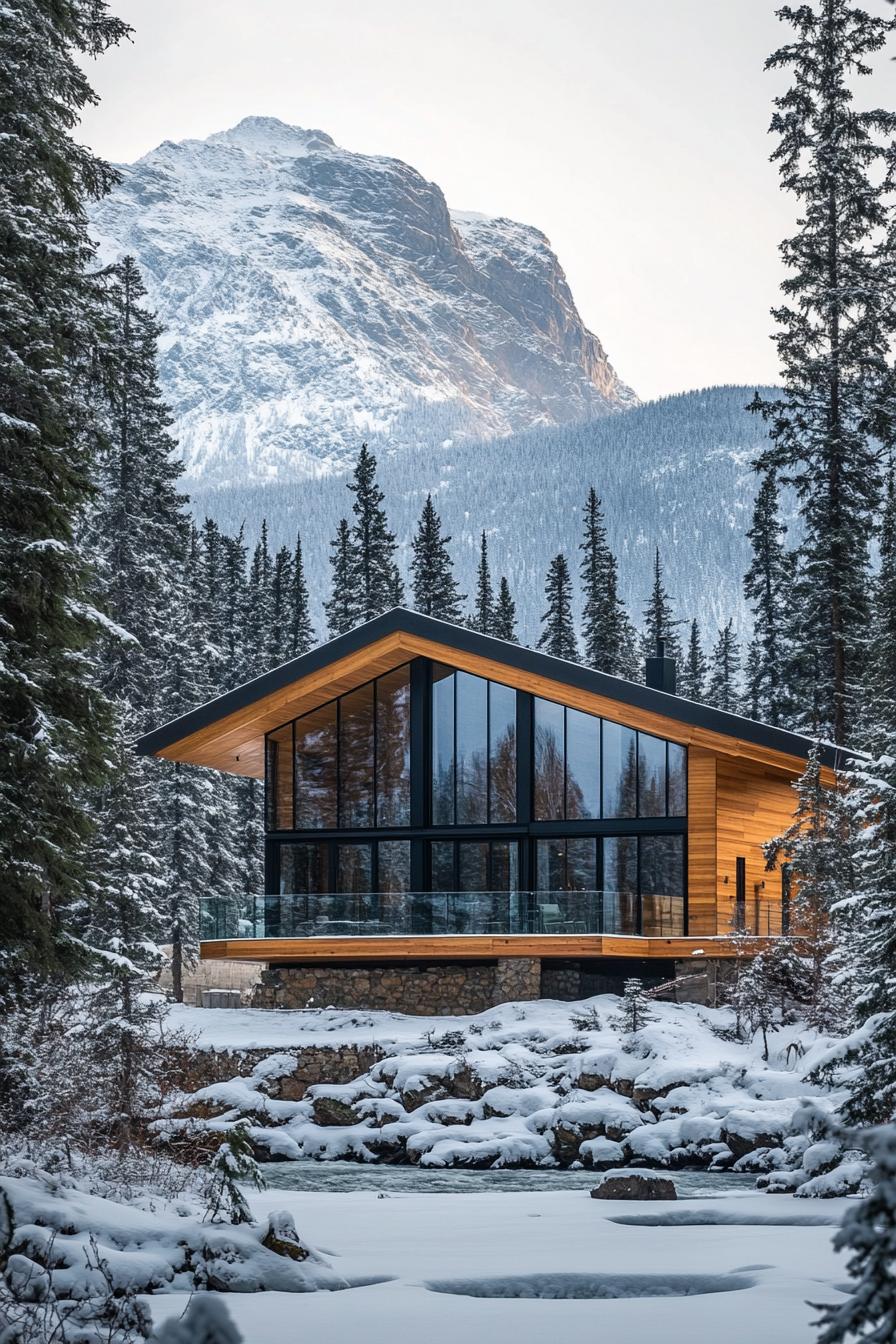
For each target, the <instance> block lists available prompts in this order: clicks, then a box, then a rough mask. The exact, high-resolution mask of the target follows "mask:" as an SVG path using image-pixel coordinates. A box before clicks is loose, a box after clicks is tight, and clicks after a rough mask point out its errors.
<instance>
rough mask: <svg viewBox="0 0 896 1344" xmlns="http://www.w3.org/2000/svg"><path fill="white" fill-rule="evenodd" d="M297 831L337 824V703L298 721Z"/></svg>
mask: <svg viewBox="0 0 896 1344" xmlns="http://www.w3.org/2000/svg"><path fill="white" fill-rule="evenodd" d="M295 727H296V757H295V759H296V830H297V831H305V830H316V829H319V828H326V827H334V826H335V825H336V702H335V700H334V701H331V702H330V704H328V705H321V706H320V708H319V709H313V710H312V711H311V713H310V714H305V715H304V716H303V717H302V718H301V719H297V720H296V725H295Z"/></svg>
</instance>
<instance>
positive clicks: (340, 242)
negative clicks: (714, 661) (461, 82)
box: [93, 117, 636, 485]
mask: <svg viewBox="0 0 896 1344" xmlns="http://www.w3.org/2000/svg"><path fill="white" fill-rule="evenodd" d="M122 175H123V176H122V182H121V184H120V186H119V187H118V188H117V189H116V191H115V192H114V193H113V194H112V195H111V196H109V197H107V198H106V199H105V200H104V201H102V202H100V203H99V205H98V206H97V207H96V210H95V212H94V217H93V228H94V233H95V235H96V237H97V238H98V240H99V242H100V248H101V255H102V257H103V259H104V260H107V261H108V260H112V259H114V258H115V257H116V256H120V255H122V254H124V253H126V252H130V253H132V254H133V255H134V256H135V257H136V258H137V261H138V263H139V264H140V266H141V268H142V270H143V272H144V276H145V279H146V283H147V288H148V290H149V299H150V302H151V304H152V305H153V306H154V307H155V308H156V310H157V311H158V314H159V317H160V320H161V321H162V322H163V323H164V324H165V326H166V329H167V332H166V336H165V338H164V341H163V345H162V375H163V380H164V384H165V388H166V393H167V395H168V397H169V399H170V401H171V403H172V406H173V409H174V413H175V417H176V432H177V433H178V435H179V437H180V441H181V447H182V451H183V454H184V458H185V461H186V465H187V474H188V478H189V479H190V480H192V481H202V482H203V483H204V484H206V485H222V484H235V483H237V482H240V483H247V482H250V481H257V482H263V481H271V480H276V479H278V478H279V479H289V480H295V479H300V478H302V477H307V476H313V475H319V474H321V473H326V472H328V471H331V470H335V469H338V468H339V467H341V466H343V465H344V464H345V462H346V461H347V460H349V459H351V458H353V457H354V455H355V453H356V451H357V447H358V444H359V442H360V440H361V439H362V438H363V437H364V436H365V435H373V436H374V437H375V438H379V437H380V436H385V437H386V438H387V440H391V441H393V442H395V443H397V444H400V443H413V442H416V443H422V442H426V441H428V442H430V443H433V442H437V441H438V439H439V436H440V435H441V434H443V433H452V434H461V435H474V436H477V437H483V436H485V437H488V436H497V435H502V434H506V433H511V432H514V431H516V430H520V429H524V428H530V427H532V426H533V425H538V424H544V425H549V424H563V423H569V422H573V421H577V420H587V419H591V418H595V417H597V416H601V415H604V414H607V413H609V412H612V411H616V410H619V409H622V408H624V407H626V406H629V405H632V404H634V403H635V402H636V398H635V396H634V394H633V393H632V391H631V390H630V389H629V388H628V387H626V386H625V384H624V383H622V382H621V381H620V380H619V378H618V377H617V375H616V373H615V372H614V370H613V368H612V367H611V365H610V363H609V361H608V360H607V356H606V354H605V353H604V350H603V347H602V346H601V343H600V341H599V340H598V339H597V337H596V336H594V335H593V334H592V333H591V332H589V331H588V330H587V329H586V328H585V326H584V325H583V323H582V319H581V317H580V316H579V313H578V311H577V309H576V306H575V303H574V301H573V298H572V294H571V293H570V290H569V286H568V285H567V283H566V279H565V277H564V274H563V271H562V269H561V267H560V264H559V262H558V261H557V258H556V256H555V255H554V253H553V252H552V251H551V247H550V244H549V243H548V240H547V239H546V238H545V236H544V235H543V234H542V233H540V232H539V231H538V230H537V229H534V228H530V227H528V226H526V225H523V224H516V223H513V222H511V221H509V220H506V219H490V218H486V217H484V216H480V215H470V214H458V213H452V212H450V211H449V209H448V207H447V205H446V203H445V198H444V196H443V195H442V193H441V191H440V190H439V188H438V187H437V186H436V185H435V184H434V183H431V182H426V181H425V180H424V179H423V178H422V177H421V176H420V174H419V173H417V172H415V171H414V169H412V168H410V167H408V165H407V164H404V163H401V162H399V161H398V160H396V159H387V158H379V157H371V156H367V155H362V154H353V153H349V152H347V151H345V150H342V149H340V148H338V146H336V145H335V144H334V143H333V141H332V140H331V139H330V137H329V136H328V135H325V134H324V133H323V132H321V131H307V130H301V129H299V128H298V127H293V126H286V125H284V124H283V123H282V122H279V121H275V120H273V119H270V118H261V117H249V118H247V119H246V120H244V121H242V122H240V124H239V125H238V126H236V127H234V128H233V129H232V130H229V131H223V132H221V133H219V134H217V135H212V136H210V137H209V138H208V139H207V140H203V141H197V140H187V141H183V142H181V143H179V144H173V143H171V142H166V143H164V144H162V145H160V146H159V147H158V149H156V150H153V151H152V152H151V153H150V154H147V155H146V156H145V157H144V158H142V159H140V160H139V161H138V162H137V163H135V164H131V165H127V166H125V167H123V168H122Z"/></svg>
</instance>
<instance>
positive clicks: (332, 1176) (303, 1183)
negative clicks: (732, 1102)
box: [262, 1161, 756, 1199]
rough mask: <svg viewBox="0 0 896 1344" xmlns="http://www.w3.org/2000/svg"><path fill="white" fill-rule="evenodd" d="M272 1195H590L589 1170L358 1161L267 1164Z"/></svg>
mask: <svg viewBox="0 0 896 1344" xmlns="http://www.w3.org/2000/svg"><path fill="white" fill-rule="evenodd" d="M262 1171H263V1172H264V1176H265V1179H266V1180H267V1183H268V1185H269V1186H270V1187H271V1188H272V1189H275V1190H318V1191H329V1192H331V1193H333V1194H344V1193H346V1192H347V1191H351V1190H376V1191H382V1192H383V1193H384V1194H386V1193H388V1194H393V1193H396V1194H397V1193H402V1194H414V1193H417V1194H455V1195H475V1194H481V1193H483V1192H488V1193H496V1192H500V1193H510V1192H512V1191H515V1190H542V1191H550V1190H590V1188H591V1187H592V1186H593V1185H594V1184H595V1183H596V1181H597V1179H598V1173H597V1172H594V1171H569V1170H564V1171H558V1170H521V1169H518V1168H514V1169H511V1170H508V1169H498V1170H496V1169H494V1168H489V1169H488V1170H486V1171H465V1170H463V1169H459V1168H457V1167H390V1166H383V1165H382V1164H379V1163H376V1164H363V1163H359V1162H314V1161H299V1162H266V1163H265V1165H264V1167H263V1168H262ZM662 1174H663V1175H664V1176H670V1177H671V1179H672V1180H673V1181H674V1182H675V1188H676V1191H677V1193H678V1196H679V1198H680V1199H688V1198H694V1197H696V1196H706V1195H730V1194H732V1193H733V1192H734V1191H737V1190H740V1191H743V1192H748V1191H750V1190H755V1188H756V1177H755V1176H749V1175H741V1174H739V1173H738V1174H734V1173H731V1172H721V1171H720V1172H708V1171H675V1172H665V1171H664V1172H663V1173H662Z"/></svg>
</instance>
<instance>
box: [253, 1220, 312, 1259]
mask: <svg viewBox="0 0 896 1344" xmlns="http://www.w3.org/2000/svg"><path fill="white" fill-rule="evenodd" d="M261 1244H262V1246H266V1247H267V1248H268V1250H269V1251H273V1252H274V1254H275V1255H285V1256H286V1257H287V1259H289V1260H307V1259H308V1256H309V1255H310V1254H311V1252H310V1251H309V1250H308V1248H307V1247H306V1246H303V1245H302V1243H301V1241H300V1240H299V1234H298V1232H297V1231H296V1225H295V1223H294V1222H293V1220H292V1216H291V1214H288V1213H283V1212H279V1213H271V1214H269V1215H268V1226H267V1231H266V1232H265V1234H264V1236H263V1237H262V1239H261Z"/></svg>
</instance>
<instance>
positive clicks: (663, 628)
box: [641, 546, 681, 667]
mask: <svg viewBox="0 0 896 1344" xmlns="http://www.w3.org/2000/svg"><path fill="white" fill-rule="evenodd" d="M680 624H681V622H680V621H677V620H676V619H675V617H674V616H673V614H672V602H671V599H670V597H669V594H668V593H667V592H666V587H665V584H664V583H663V565H662V561H661V560H660V548H659V546H657V548H656V556H655V558H654V562H653V588H652V589H651V592H650V597H649V598H648V601H647V606H646V607H645V608H644V636H643V639H642V641H641V652H642V655H643V657H644V658H650V657H652V656H653V654H654V653H655V652H656V647H657V640H660V639H661V640H663V642H664V644H665V649H666V657H667V658H672V659H674V661H675V663H676V665H677V666H679V667H680V666H681V641H680V639H679V638H678V627H679V625H680Z"/></svg>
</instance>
